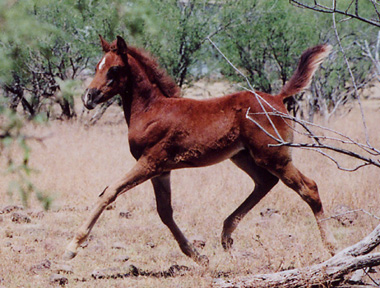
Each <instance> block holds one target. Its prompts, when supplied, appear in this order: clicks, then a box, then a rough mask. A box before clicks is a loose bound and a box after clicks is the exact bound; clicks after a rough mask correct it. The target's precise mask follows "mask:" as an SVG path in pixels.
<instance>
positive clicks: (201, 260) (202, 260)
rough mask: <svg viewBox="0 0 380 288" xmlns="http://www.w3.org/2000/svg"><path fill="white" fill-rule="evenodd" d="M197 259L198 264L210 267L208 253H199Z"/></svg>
mask: <svg viewBox="0 0 380 288" xmlns="http://www.w3.org/2000/svg"><path fill="white" fill-rule="evenodd" d="M195 261H196V262H197V264H199V265H201V266H203V267H208V264H209V262H210V261H209V260H208V258H207V256H206V255H199V256H198V257H197V259H196V260H195Z"/></svg>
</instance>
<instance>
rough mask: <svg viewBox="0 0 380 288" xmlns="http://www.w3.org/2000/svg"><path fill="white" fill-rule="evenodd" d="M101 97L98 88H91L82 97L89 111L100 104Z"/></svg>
mask: <svg viewBox="0 0 380 288" xmlns="http://www.w3.org/2000/svg"><path fill="white" fill-rule="evenodd" d="M101 97H102V93H101V91H100V90H98V89H96V88H90V89H86V91H85V93H84V94H83V96H82V101H83V104H84V106H85V107H86V108H87V109H88V110H92V109H94V108H95V107H96V105H97V104H98V103H99V100H100V98H101Z"/></svg>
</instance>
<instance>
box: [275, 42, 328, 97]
mask: <svg viewBox="0 0 380 288" xmlns="http://www.w3.org/2000/svg"><path fill="white" fill-rule="evenodd" d="M331 49H332V47H331V46H330V45H328V44H324V45H318V46H315V47H311V48H309V49H307V50H306V51H304V52H303V53H302V55H301V58H300V61H299V63H298V67H297V69H296V71H295V72H294V74H293V75H292V77H291V78H290V80H289V81H288V82H287V83H286V84H285V85H284V87H282V89H281V92H280V93H279V94H278V95H277V97H281V98H282V99H286V98H288V97H290V96H292V95H295V94H297V93H300V92H302V91H303V90H304V89H306V88H307V87H309V85H310V83H311V78H312V77H313V75H314V73H315V71H316V70H317V68H318V67H319V65H320V64H321V63H322V62H323V60H324V59H325V58H326V57H327V56H328V55H329V54H330V51H331Z"/></svg>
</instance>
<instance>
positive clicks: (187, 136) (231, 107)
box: [65, 36, 334, 265]
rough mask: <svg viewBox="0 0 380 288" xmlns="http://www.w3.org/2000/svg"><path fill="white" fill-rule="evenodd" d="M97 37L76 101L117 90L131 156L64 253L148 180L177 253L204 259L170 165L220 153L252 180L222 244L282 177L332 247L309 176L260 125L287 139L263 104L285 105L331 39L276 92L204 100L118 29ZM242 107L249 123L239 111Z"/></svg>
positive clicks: (90, 101)
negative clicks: (108, 37) (180, 213)
mask: <svg viewBox="0 0 380 288" xmlns="http://www.w3.org/2000/svg"><path fill="white" fill-rule="evenodd" d="M100 39H101V45H102V48H103V51H104V53H105V54H104V56H103V58H102V59H101V60H100V62H99V64H98V65H97V67H96V74H95V77H94V79H93V81H92V83H91V84H90V86H89V87H88V88H87V89H86V91H85V94H84V95H83V97H82V98H83V103H84V105H85V106H86V107H87V108H88V109H93V108H95V106H96V105H97V104H99V103H102V102H104V101H107V100H108V99H110V98H111V97H113V96H115V95H117V94H120V95H121V97H122V100H123V108H124V113H125V118H126V121H127V124H128V136H129V145H130V150H131V153H132V155H133V157H134V158H136V160H137V162H136V164H135V165H134V166H133V167H132V169H131V170H130V171H129V172H128V173H127V174H125V176H124V177H122V178H121V179H120V180H119V181H118V182H116V183H113V184H112V185H110V186H109V187H107V188H106V189H105V190H104V191H103V192H102V193H101V194H100V195H99V199H98V201H97V202H96V204H95V206H94V207H93V209H92V211H91V213H90V215H89V217H88V218H87V220H86V221H85V222H84V223H83V225H82V226H80V228H79V229H78V231H77V233H76V234H75V237H74V238H73V240H72V241H71V242H70V243H69V245H68V246H67V249H66V253H65V258H66V259H70V258H73V257H75V255H76V254H77V250H78V247H79V245H80V244H81V243H82V242H83V241H84V240H85V239H86V237H87V236H88V235H89V233H90V231H91V229H92V228H93V226H94V224H95V222H96V221H97V219H98V218H99V216H100V215H101V213H102V212H103V210H104V209H105V208H106V207H107V206H108V205H109V204H110V203H112V202H113V201H115V199H116V198H117V197H118V196H119V195H121V194H123V193H125V192H127V191H128V190H129V189H131V188H133V187H135V186H136V185H139V184H140V183H142V182H144V181H146V180H151V181H152V183H153V187H154V192H155V196H156V201H157V210H158V214H159V215H160V217H161V219H162V221H163V223H164V224H165V225H167V226H168V228H169V229H170V231H171V233H172V234H173V236H174V238H175V239H176V240H177V242H178V244H179V247H180V248H181V250H182V251H183V253H185V254H186V255H187V256H189V257H191V258H192V259H193V260H194V261H195V262H197V263H199V264H202V265H207V263H208V259H207V257H206V256H204V255H200V254H199V253H198V252H197V250H196V249H195V248H194V247H193V245H192V244H191V243H190V242H189V241H188V240H187V239H186V237H185V236H184V235H183V233H182V232H181V230H180V229H179V227H178V226H177V224H176V223H175V221H174V219H173V210H172V206H171V190H170V171H171V170H173V169H179V168H186V167H201V166H207V165H212V164H215V163H218V162H221V161H223V160H225V159H231V160H232V162H233V163H234V164H236V166H238V167H239V168H240V169H242V170H244V171H245V172H246V173H247V174H248V175H249V176H250V177H251V178H252V179H253V181H254V182H255V188H254V190H253V192H252V193H251V194H250V195H249V196H248V198H247V199H246V200H245V201H244V202H243V203H242V204H241V205H240V206H239V207H238V208H237V209H236V210H235V211H234V212H233V213H232V214H231V215H230V216H228V217H227V219H226V220H225V221H224V225H223V232H222V237H221V242H222V245H223V247H224V249H225V250H228V249H230V248H231V246H232V243H233V240H232V237H231V234H232V232H233V231H234V230H235V229H236V227H237V225H238V224H239V222H240V220H241V219H242V218H243V217H244V216H245V215H246V214H247V213H248V212H249V211H250V210H251V209H252V208H253V207H254V206H255V205H256V204H257V203H258V202H259V201H260V200H261V199H262V198H263V197H264V196H265V195H266V194H267V193H268V192H269V191H270V190H271V189H272V188H273V186H275V185H276V183H277V182H278V180H279V179H281V181H282V182H284V183H285V184H286V185H287V186H289V187H290V188H292V189H293V190H294V191H296V192H297V193H298V194H299V195H300V196H301V197H302V199H304V200H305V201H306V203H307V204H309V206H310V208H311V210H312V211H313V213H314V216H315V218H316V220H317V224H318V228H319V230H320V234H321V237H322V241H323V243H324V245H325V246H326V247H327V248H328V249H329V251H330V252H331V253H333V250H334V245H333V237H332V236H331V235H330V232H329V230H328V228H327V227H326V224H325V223H326V222H323V221H322V222H320V221H319V220H321V219H322V218H324V217H325V216H324V213H323V208H322V203H321V200H320V198H319V195H318V190H317V185H316V183H315V182H314V181H313V180H311V179H309V178H307V177H306V176H304V175H303V174H302V173H301V172H300V171H298V170H297V168H296V167H295V166H294V165H293V162H292V158H291V153H290V149H289V147H285V146H283V147H269V146H268V144H276V142H275V140H273V139H272V138H271V137H269V136H268V134H267V133H265V132H264V131H263V129H265V130H267V132H269V133H271V134H273V135H276V134H275V133H279V134H280V135H281V138H282V139H284V140H285V141H289V142H290V141H292V137H293V131H292V128H291V127H292V126H291V123H288V121H287V120H285V119H283V118H281V117H279V116H274V115H272V116H269V114H265V113H263V108H264V109H265V110H266V111H268V112H273V109H276V110H277V111H280V112H282V113H287V112H286V109H285V106H284V103H283V101H284V99H285V98H287V97H290V96H292V95H294V94H296V93H299V92H301V91H302V90H304V89H305V88H306V87H307V86H308V85H309V84H310V82H311V78H312V76H313V74H314V72H315V70H316V69H317V68H318V66H319V64H320V63H321V62H322V61H323V59H324V58H325V57H326V56H327V55H328V54H329V52H330V49H331V47H330V46H328V45H319V46H316V47H313V48H309V49H308V50H306V51H305V52H304V53H303V54H302V56H301V59H300V62H299V64H298V67H297V70H296V71H295V73H294V75H293V76H292V77H291V79H290V80H289V82H288V83H287V84H286V85H285V86H284V87H283V88H282V90H281V92H280V93H279V94H278V95H274V96H273V95H268V94H266V93H262V92H256V93H257V94H258V95H259V96H260V97H262V99H263V101H262V104H260V103H259V101H258V98H257V97H256V96H255V95H254V94H253V93H251V92H248V91H244V92H238V93H234V94H231V95H228V96H224V97H220V98H214V99H207V100H194V99H187V98H180V90H179V87H178V86H177V85H176V84H175V83H174V82H173V81H172V79H171V78H170V77H168V76H167V74H166V73H165V72H164V71H163V70H161V69H160V68H159V67H158V64H157V62H156V61H155V60H154V59H153V58H152V57H150V56H149V55H148V54H146V53H145V52H143V51H141V50H139V49H136V48H133V47H127V45H126V43H125V41H124V40H123V38H121V37H119V36H118V37H117V39H116V40H115V41H114V42H113V43H108V42H106V41H105V40H104V39H103V38H102V37H101V36H100ZM248 109H250V112H252V113H253V114H252V115H253V116H252V117H253V118H254V120H255V121H256V124H255V123H254V122H252V121H250V120H248V119H247V118H246V113H247V110H248ZM255 113H256V114H255ZM269 118H270V120H271V121H269ZM257 124H259V125H260V126H261V127H259V126H258V125H257ZM273 127H276V130H277V131H278V132H276V130H275V129H274V128H273Z"/></svg>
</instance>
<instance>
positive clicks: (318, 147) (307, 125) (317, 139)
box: [208, 0, 380, 172]
mask: <svg viewBox="0 0 380 288" xmlns="http://www.w3.org/2000/svg"><path fill="white" fill-rule="evenodd" d="M333 1H334V2H335V1H336V0H333ZM333 15H334V14H333ZM334 23H335V22H334ZM335 27H336V26H335ZM336 36H337V38H338V41H339V43H340V39H339V35H338V34H337V32H336ZM208 40H209V41H210V43H211V44H212V45H213V46H214V48H215V49H216V50H217V51H218V52H219V53H220V54H221V55H222V57H223V58H224V59H225V60H226V61H227V63H228V64H229V65H231V67H232V68H233V69H234V70H235V71H236V72H237V73H239V74H240V75H241V76H242V77H243V78H244V79H245V81H246V82H247V84H248V87H249V88H245V87H242V88H243V89H245V90H247V91H249V92H251V93H253V94H254V95H255V97H256V99H257V101H258V103H259V104H260V106H261V108H262V111H263V112H260V113H251V112H250V109H248V110H247V113H246V118H247V119H249V120H250V121H252V122H253V123H255V124H256V125H257V126H258V127H259V128H260V129H261V130H263V131H264V133H265V134H266V135H267V136H268V137H270V138H272V139H273V140H274V141H275V142H276V143H273V144H269V146H270V147H279V146H289V147H296V148H302V149H308V150H314V151H316V152H318V153H320V154H321V155H323V156H325V157H327V158H328V159H330V160H331V161H333V162H334V163H335V164H336V165H337V167H338V169H340V170H343V171H350V172H352V171H356V170H358V169H359V168H362V167H364V166H368V165H374V166H376V167H379V168H380V160H379V159H374V158H371V157H368V156H366V155H362V154H359V153H357V152H354V151H352V150H349V149H344V148H340V147H338V146H333V145H331V144H327V143H325V142H324V141H330V142H331V141H335V142H339V143H341V144H347V145H354V146H356V147H358V148H360V149H361V150H362V151H364V152H365V153H367V154H369V155H371V156H374V157H377V156H379V155H380V150H379V149H377V148H375V147H373V146H371V145H370V143H369V139H368V133H367V126H366V122H365V118H364V111H363V109H362V105H361V101H360V97H359V95H358V90H357V86H356V82H355V78H354V76H353V74H352V71H351V69H350V67H349V65H348V64H349V63H348V61H347V58H346V57H345V54H344V49H343V47H342V46H341V44H340V46H341V49H342V53H343V55H344V57H345V60H346V63H347V67H348V69H350V74H351V77H352V80H353V83H354V86H355V93H356V98H357V99H358V101H359V104H360V108H361V114H362V119H363V126H364V129H365V135H366V142H367V143H366V144H362V143H359V142H357V141H355V140H353V139H352V138H351V137H349V136H346V135H344V134H343V133H340V132H337V131H334V130H332V129H330V128H327V127H322V126H320V125H317V124H314V123H311V122H307V121H304V120H300V119H297V118H295V117H293V116H291V115H289V114H286V113H282V112H280V111H278V110H277V109H275V108H274V107H273V106H272V105H270V103H268V102H267V101H266V100H265V99H263V98H262V97H261V96H260V95H259V94H258V93H256V92H255V91H254V90H253V86H252V85H251V84H250V82H249V80H248V78H247V77H246V76H245V75H244V73H242V72H241V71H240V70H239V69H238V68H237V67H236V66H235V65H233V64H232V62H231V61H230V60H229V59H228V58H227V57H226V56H225V55H224V54H223V53H222V52H221V51H220V49H219V48H218V47H217V45H216V44H215V43H214V42H213V41H212V40H211V39H210V38H208ZM263 104H265V105H267V106H268V107H269V109H270V110H271V111H270V110H269V111H268V110H267V109H265V108H264V105H263ZM259 114H264V115H265V116H266V117H267V119H268V120H269V122H270V123H271V126H272V128H273V130H274V132H275V133H274V134H273V133H272V132H270V131H268V130H266V129H265V128H264V127H263V126H262V125H261V124H260V123H259V122H258V121H256V120H255V118H254V117H253V116H254V115H259ZM271 116H273V117H280V118H282V119H284V120H285V119H286V120H291V121H293V122H295V123H296V124H298V125H300V126H301V127H302V128H303V129H304V130H305V131H306V132H300V131H297V130H296V129H295V128H293V127H292V129H294V131H296V132H298V133H300V134H302V135H305V136H307V137H308V138H309V139H311V140H313V142H314V143H293V142H286V141H284V140H283V139H282V137H281V136H280V134H279V132H278V130H277V128H276V127H275V125H274V123H273V121H272V120H271ZM290 126H291V125H290ZM312 127H316V128H318V129H321V130H324V131H327V132H330V133H333V134H335V135H336V136H334V137H331V136H319V135H317V134H316V133H314V132H313V131H312ZM326 150H327V151H333V152H336V153H339V154H343V155H346V156H349V157H352V158H355V159H358V160H360V161H363V162H362V163H360V164H358V165H356V166H355V167H354V168H344V167H342V166H341V165H340V163H339V162H338V160H336V159H335V158H334V157H333V156H331V155H329V154H327V153H326V152H324V151H326Z"/></svg>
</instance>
